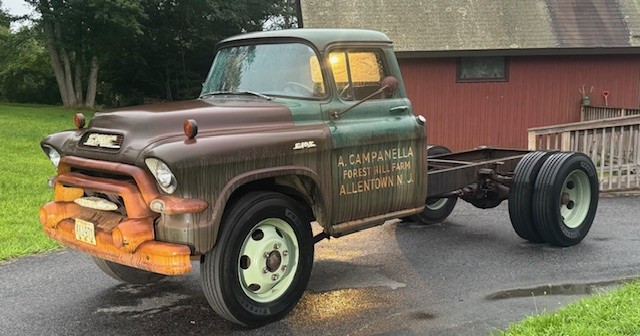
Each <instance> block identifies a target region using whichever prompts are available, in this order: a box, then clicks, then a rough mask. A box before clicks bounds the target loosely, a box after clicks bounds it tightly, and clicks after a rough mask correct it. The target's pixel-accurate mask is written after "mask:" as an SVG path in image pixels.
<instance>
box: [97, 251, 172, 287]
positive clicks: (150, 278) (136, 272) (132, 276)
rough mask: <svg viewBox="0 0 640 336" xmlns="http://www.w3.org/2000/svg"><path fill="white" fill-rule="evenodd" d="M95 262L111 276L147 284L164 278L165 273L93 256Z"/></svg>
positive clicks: (123, 280)
mask: <svg viewBox="0 0 640 336" xmlns="http://www.w3.org/2000/svg"><path fill="white" fill-rule="evenodd" d="M92 258H93V262H94V263H95V264H96V265H97V266H98V268H100V270H102V271H103V272H105V273H106V274H108V275H109V276H110V277H112V278H114V279H116V280H118V281H121V282H126V283H132V284H147V283H155V282H158V281H160V280H162V279H164V277H165V275H164V274H158V273H153V272H149V271H145V270H141V269H138V268H133V267H129V266H126V265H121V264H118V263H114V262H112V261H108V260H104V259H100V258H97V257H92Z"/></svg>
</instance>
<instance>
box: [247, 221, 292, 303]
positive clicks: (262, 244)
mask: <svg viewBox="0 0 640 336" xmlns="http://www.w3.org/2000/svg"><path fill="white" fill-rule="evenodd" d="M298 249H299V248H298V239H297V238H296V235H295V232H294V231H293V229H292V228H291V226H290V225H289V224H288V223H287V222H285V221H284V220H282V219H279V218H268V219H265V220H263V221H261V222H260V223H258V224H257V225H256V226H254V227H253V229H252V230H251V231H250V232H249V234H248V235H247V237H246V238H245V239H244V242H243V244H242V247H241V249H240V255H239V258H238V279H239V280H240V285H241V287H242V290H243V291H244V293H245V294H246V295H247V296H248V297H250V298H251V299H252V300H255V301H257V302H271V301H273V300H276V299H277V298H279V297H280V296H281V295H282V294H284V292H286V290H287V289H288V288H289V286H290V285H291V283H292V282H293V278H294V276H295V273H296V270H297V267H298Z"/></svg>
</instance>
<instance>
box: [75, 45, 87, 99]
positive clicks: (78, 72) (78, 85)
mask: <svg viewBox="0 0 640 336" xmlns="http://www.w3.org/2000/svg"><path fill="white" fill-rule="evenodd" d="M74 58H75V60H74V63H75V65H76V66H75V68H76V69H75V71H74V75H75V79H74V81H73V84H74V88H75V91H76V101H77V102H82V101H83V100H84V97H83V96H82V67H81V66H80V60H78V57H77V56H76V57H74Z"/></svg>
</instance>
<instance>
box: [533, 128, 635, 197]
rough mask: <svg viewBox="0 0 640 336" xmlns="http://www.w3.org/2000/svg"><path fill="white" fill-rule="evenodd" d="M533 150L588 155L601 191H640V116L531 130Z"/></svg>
mask: <svg viewBox="0 0 640 336" xmlns="http://www.w3.org/2000/svg"><path fill="white" fill-rule="evenodd" d="M529 149H531V150H562V151H577V152H583V153H585V154H587V155H588V156H589V157H591V160H593V162H594V164H595V165H596V168H597V169H598V178H599V179H600V190H601V191H620V190H627V189H637V188H640V176H639V175H640V115H633V116H626V117H617V118H610V119H603V120H592V121H585V122H578V123H571V124H563V125H554V126H549V127H536V128H530V129H529Z"/></svg>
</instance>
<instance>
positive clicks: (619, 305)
mask: <svg viewBox="0 0 640 336" xmlns="http://www.w3.org/2000/svg"><path fill="white" fill-rule="evenodd" d="M639 300H640V282H636V283H634V284H630V285H627V286H624V287H622V288H620V289H617V290H614V291H612V292H610V293H606V294H601V295H597V296H594V297H589V298H586V299H583V300H581V301H579V302H576V303H574V304H571V305H568V306H566V307H564V308H562V309H560V310H559V311H557V312H555V313H542V314H540V315H537V316H531V317H528V318H526V319H525V320H524V321H522V322H520V323H518V324H515V325H512V326H511V327H509V329H507V330H506V331H505V332H504V333H502V334H501V335H505V336H507V335H603V336H604V335H607V336H609V335H611V336H615V335H640V306H639V305H638V301H639Z"/></svg>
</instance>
